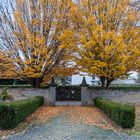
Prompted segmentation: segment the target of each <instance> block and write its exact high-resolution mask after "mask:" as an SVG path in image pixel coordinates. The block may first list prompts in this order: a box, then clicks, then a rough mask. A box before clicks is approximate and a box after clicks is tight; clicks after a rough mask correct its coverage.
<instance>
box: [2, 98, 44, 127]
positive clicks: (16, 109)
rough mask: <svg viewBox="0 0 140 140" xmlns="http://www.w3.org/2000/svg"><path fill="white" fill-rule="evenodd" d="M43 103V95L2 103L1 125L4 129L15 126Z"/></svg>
mask: <svg viewBox="0 0 140 140" xmlns="http://www.w3.org/2000/svg"><path fill="white" fill-rule="evenodd" d="M42 104H43V97H40V96H37V97H35V98H31V99H25V100H22V101H15V102H10V103H0V127H1V128H2V129H11V128H15V127H16V126H17V125H18V124H19V123H20V122H22V121H23V120H24V119H25V118H26V117H27V116H28V115H30V114H31V113H33V112H34V111H35V110H36V109H37V108H38V107H39V106H41V105H42Z"/></svg>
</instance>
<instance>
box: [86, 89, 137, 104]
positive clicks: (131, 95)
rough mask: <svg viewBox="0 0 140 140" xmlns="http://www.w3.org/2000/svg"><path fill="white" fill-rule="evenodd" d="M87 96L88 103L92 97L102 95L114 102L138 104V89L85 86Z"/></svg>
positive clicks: (90, 102)
mask: <svg viewBox="0 0 140 140" xmlns="http://www.w3.org/2000/svg"><path fill="white" fill-rule="evenodd" d="M87 96H88V99H89V100H88V103H89V104H93V102H92V101H93V99H94V98H96V97H102V98H105V99H109V100H112V101H115V102H122V103H128V104H137V105H140V90H136V91H132V90H129V91H127V90H96V89H93V88H92V89H90V88H87ZM89 104H88V105H89Z"/></svg>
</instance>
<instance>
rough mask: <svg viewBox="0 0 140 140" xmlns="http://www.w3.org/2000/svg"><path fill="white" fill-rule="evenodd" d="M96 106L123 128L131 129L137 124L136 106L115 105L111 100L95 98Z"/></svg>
mask: <svg viewBox="0 0 140 140" xmlns="http://www.w3.org/2000/svg"><path fill="white" fill-rule="evenodd" d="M94 103H95V106H97V107H98V108H99V109H101V110H102V111H103V112H104V113H105V114H106V115H107V116H108V117H109V118H110V119H112V120H113V121H114V122H115V123H116V124H118V125H120V126H121V127H122V128H131V127H133V126H134V123H135V106H133V105H127V104H120V103H115V102H112V101H110V100H106V99H102V98H95V100H94Z"/></svg>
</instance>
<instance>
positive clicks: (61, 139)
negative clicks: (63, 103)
mask: <svg viewBox="0 0 140 140" xmlns="http://www.w3.org/2000/svg"><path fill="white" fill-rule="evenodd" d="M72 111H76V110H75V109H74V110H66V111H64V112H63V113H61V114H59V115H58V116H55V117H54V118H52V119H51V121H47V122H46V123H43V124H38V125H37V124H36V125H34V126H32V127H30V128H29V129H28V130H27V131H26V132H25V133H23V134H18V135H13V136H10V137H9V138H7V139H6V140H140V137H137V136H129V135H126V134H119V133H116V132H113V131H110V130H105V129H102V128H99V127H97V126H95V125H93V124H90V125H89V124H86V123H85V124H84V123H79V122H78V123H77V122H74V121H71V120H70V119H69V118H68V116H67V115H70V114H71V113H72ZM70 112H71V113H70ZM78 117H79V116H78Z"/></svg>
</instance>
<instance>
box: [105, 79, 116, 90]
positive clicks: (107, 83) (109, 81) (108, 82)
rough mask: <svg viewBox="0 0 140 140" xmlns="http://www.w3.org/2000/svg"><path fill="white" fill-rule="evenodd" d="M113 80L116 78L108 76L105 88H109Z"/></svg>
mask: <svg viewBox="0 0 140 140" xmlns="http://www.w3.org/2000/svg"><path fill="white" fill-rule="evenodd" d="M113 80H114V79H108V78H107V82H106V87H105V89H109V87H110V84H111V83H112V81H113Z"/></svg>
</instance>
